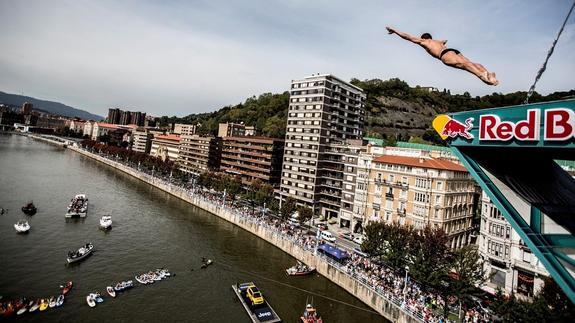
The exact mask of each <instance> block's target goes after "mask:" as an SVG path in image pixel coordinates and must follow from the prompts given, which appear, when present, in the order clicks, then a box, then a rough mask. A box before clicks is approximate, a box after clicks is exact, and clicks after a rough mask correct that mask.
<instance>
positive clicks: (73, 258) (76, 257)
mask: <svg viewBox="0 0 575 323" xmlns="http://www.w3.org/2000/svg"><path fill="white" fill-rule="evenodd" d="M92 250H94V245H93V244H91V243H89V242H88V243H86V244H85V245H84V246H82V247H81V248H80V249H78V250H77V251H69V252H68V259H67V260H68V263H69V264H70V263H73V262H77V261H80V260H82V259H85V258H86V257H88V256H89V255H91V254H92Z"/></svg>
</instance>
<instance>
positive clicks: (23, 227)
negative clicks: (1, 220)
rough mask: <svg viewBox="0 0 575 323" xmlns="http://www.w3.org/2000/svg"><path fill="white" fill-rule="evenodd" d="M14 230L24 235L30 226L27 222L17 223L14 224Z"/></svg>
mask: <svg viewBox="0 0 575 323" xmlns="http://www.w3.org/2000/svg"><path fill="white" fill-rule="evenodd" d="M14 229H16V231H17V232H18V233H26V232H28V231H29V230H30V224H28V221H18V223H16V224H14Z"/></svg>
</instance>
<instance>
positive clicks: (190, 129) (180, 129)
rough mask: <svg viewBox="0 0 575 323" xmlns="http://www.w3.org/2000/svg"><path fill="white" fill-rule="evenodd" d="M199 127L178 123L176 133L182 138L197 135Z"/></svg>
mask: <svg viewBox="0 0 575 323" xmlns="http://www.w3.org/2000/svg"><path fill="white" fill-rule="evenodd" d="M197 128H198V126H197V125H195V124H185V123H176V124H174V133H175V134H178V135H181V136H191V135H195V134H196V131H197Z"/></svg>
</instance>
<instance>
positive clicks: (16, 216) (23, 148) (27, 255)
mask: <svg viewBox="0 0 575 323" xmlns="http://www.w3.org/2000/svg"><path fill="white" fill-rule="evenodd" d="M78 193H85V194H87V195H88V198H89V201H90V208H89V212H88V216H87V217H86V218H85V219H76V220H66V219H65V218H64V213H65V211H66V206H67V205H68V204H69V202H70V199H71V198H72V197H73V196H74V195H75V194H78ZM28 200H33V201H34V204H35V205H36V206H37V207H38V213H37V214H36V215H34V216H26V215H24V213H22V211H21V210H20V208H21V207H22V205H24V203H25V202H26V201H28ZM0 207H2V208H4V209H8V212H7V213H5V214H4V215H0V295H2V296H3V297H4V299H11V298H16V297H22V296H26V297H28V298H40V297H48V296H52V295H57V294H58V292H59V288H58V286H59V285H60V284H61V283H62V282H65V281H68V280H72V281H73V282H74V288H73V289H72V291H71V293H70V294H69V296H68V297H67V298H66V302H65V304H64V306H63V307H61V308H56V309H48V310H47V311H45V312H38V311H36V312H34V313H26V314H24V315H22V316H19V317H18V318H17V321H22V322H40V321H41V322H109V321H118V322H158V321H164V322H250V320H249V318H248V316H247V314H246V313H245V311H244V309H243V307H242V305H241V304H240V302H239V300H238V299H237V298H236V296H235V294H234V293H233V291H232V289H231V285H232V284H235V283H237V282H246V281H254V282H255V283H256V285H257V286H258V287H259V288H260V290H261V291H262V292H263V294H264V296H265V297H266V298H267V299H268V300H269V302H270V303H271V305H272V306H273V307H274V309H275V310H276V312H277V313H278V314H279V315H280V317H281V318H282V319H283V321H284V322H297V321H298V319H299V316H300V314H301V312H302V311H303V309H304V307H305V303H306V299H310V300H311V297H312V296H313V295H312V294H311V293H316V294H319V295H324V296H328V297H330V298H333V299H336V300H339V301H341V302H343V303H347V304H350V305H344V304H341V303H339V302H336V301H334V300H330V299H327V298H322V297H319V296H317V295H316V296H313V301H314V305H315V306H316V308H317V309H318V311H319V313H320V314H321V315H322V317H323V319H324V321H325V322H387V321H386V320H385V319H384V318H383V317H381V316H379V315H377V314H375V313H374V312H373V311H371V310H370V308H369V307H367V306H366V305H364V304H363V303H361V302H360V301H359V300H357V299H356V298H354V297H353V296H351V295H350V294H349V293H347V292H346V291H345V290H343V289H342V288H340V287H338V286H337V285H335V284H333V283H331V282H330V281H329V280H327V279H326V278H324V277H322V276H320V275H314V276H309V277H296V278H294V277H288V276H286V274H285V271H284V269H285V268H287V267H289V266H291V265H293V264H294V263H295V259H294V258H292V257H291V256H289V255H288V254H286V253H284V252H283V251H281V250H279V249H277V248H276V247H274V246H273V245H271V244H269V243H267V242H265V241H263V240H261V239H259V238H257V237H256V236H254V235H252V234H250V233H248V232H246V231H244V230H242V229H240V228H238V227H236V226H234V225H232V224H230V223H228V222H226V221H224V220H222V219H220V218H218V217H216V216H214V215H211V214H209V213H207V212H205V211H203V210H200V209H198V208H196V207H194V206H191V205H189V204H187V203H185V202H183V201H181V200H179V199H177V198H175V197H173V196H171V195H169V194H167V193H164V192H163V191H161V190H158V189H156V188H154V187H151V186H149V185H147V184H144V183H142V182H140V181H139V180H137V179H135V178H132V177H130V176H128V175H125V174H123V173H121V172H118V171H116V170H113V169H111V168H110V167H108V166H105V165H102V164H100V163H98V162H96V161H93V160H91V159H89V158H86V157H84V156H81V155H79V154H76V153H74V152H72V151H69V150H65V149H62V148H58V147H55V146H52V145H48V144H44V143H41V142H37V141H35V140H33V139H29V138H27V137H23V136H16V135H0ZM107 214H109V215H112V219H113V222H114V224H113V229H112V230H110V231H108V232H104V231H102V230H99V229H98V224H99V219H100V217H101V216H102V215H107ZM20 219H26V220H28V222H29V223H30V225H31V230H30V232H29V233H28V234H25V235H19V234H16V231H15V230H14V227H13V225H14V223H16V222H17V221H18V220H20ZM86 242H92V243H93V244H94V245H95V252H94V254H93V255H92V256H90V257H89V258H88V259H86V260H84V261H83V262H81V263H79V264H73V265H66V255H67V252H68V251H69V250H75V249H77V248H79V247H80V246H82V245H83V244H84V243H86ZM202 256H206V257H208V258H211V259H214V261H215V262H214V265H212V266H210V267H208V268H207V269H200V265H201V257H202ZM159 267H165V268H169V269H170V271H171V272H172V273H175V274H176V275H175V277H172V278H169V279H166V280H163V281H160V282H156V283H155V284H152V285H146V286H144V285H139V284H138V283H136V282H135V281H134V283H135V284H136V287H135V288H133V289H131V290H129V291H127V292H124V293H122V294H120V295H119V296H118V297H117V298H115V299H112V298H110V297H106V298H105V301H104V303H102V304H99V305H98V306H97V307H96V308H90V307H88V305H87V304H86V302H85V297H86V295H88V294H89V293H91V292H95V291H99V292H100V293H102V295H104V294H105V287H106V286H108V285H111V284H112V283H115V282H118V281H121V280H127V279H133V277H134V275H135V274H138V273H142V272H147V271H149V270H153V269H156V268H159ZM281 283H283V284H281ZM284 284H288V285H289V286H291V287H287V286H286V285H284ZM301 289H303V291H302V290H301Z"/></svg>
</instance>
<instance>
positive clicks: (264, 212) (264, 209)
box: [262, 202, 266, 217]
mask: <svg viewBox="0 0 575 323" xmlns="http://www.w3.org/2000/svg"><path fill="white" fill-rule="evenodd" d="M262 215H263V217H265V216H266V202H264V208H263V210H262Z"/></svg>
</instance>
